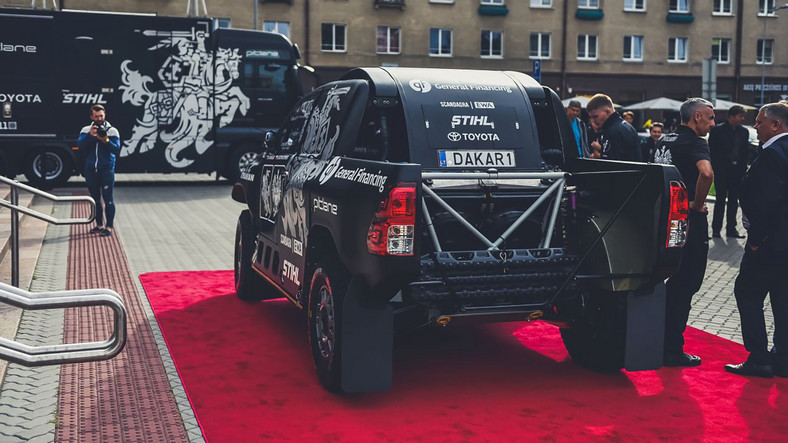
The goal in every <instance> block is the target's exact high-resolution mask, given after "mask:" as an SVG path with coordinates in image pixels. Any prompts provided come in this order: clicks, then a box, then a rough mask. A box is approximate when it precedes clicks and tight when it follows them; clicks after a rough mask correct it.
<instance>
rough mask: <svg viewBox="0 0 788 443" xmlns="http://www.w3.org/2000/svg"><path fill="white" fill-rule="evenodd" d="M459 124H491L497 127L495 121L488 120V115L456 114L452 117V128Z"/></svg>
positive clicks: (492, 127) (491, 126)
mask: <svg viewBox="0 0 788 443" xmlns="http://www.w3.org/2000/svg"><path fill="white" fill-rule="evenodd" d="M457 126H489V127H490V128H491V129H495V122H491V121H489V120H487V116H486V115H455V116H452V118H451V128H452V129H454V128H456V127H457Z"/></svg>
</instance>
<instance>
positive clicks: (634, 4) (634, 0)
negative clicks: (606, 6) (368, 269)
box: [624, 0, 646, 12]
mask: <svg viewBox="0 0 788 443" xmlns="http://www.w3.org/2000/svg"><path fill="white" fill-rule="evenodd" d="M645 10H646V0H624V11H635V12H644V11H645Z"/></svg>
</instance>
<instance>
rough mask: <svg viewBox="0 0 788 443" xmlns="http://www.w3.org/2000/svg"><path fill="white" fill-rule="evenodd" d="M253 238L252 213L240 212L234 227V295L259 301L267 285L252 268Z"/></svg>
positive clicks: (264, 294) (247, 211) (263, 295)
mask: <svg viewBox="0 0 788 443" xmlns="http://www.w3.org/2000/svg"><path fill="white" fill-rule="evenodd" d="M253 250H254V238H253V234H252V215H251V213H250V212H249V210H248V209H247V210H245V211H243V212H241V215H240V216H239V217H238V224H237V225H236V228H235V260H234V265H235V266H234V268H235V295H237V296H238V298H240V299H241V300H246V301H259V300H264V299H266V298H270V297H267V291H266V290H267V289H269V288H268V285H267V284H266V282H265V281H264V280H263V278H262V277H260V275H259V274H257V272H255V270H254V269H252V253H253Z"/></svg>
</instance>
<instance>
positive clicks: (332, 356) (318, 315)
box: [307, 258, 348, 393]
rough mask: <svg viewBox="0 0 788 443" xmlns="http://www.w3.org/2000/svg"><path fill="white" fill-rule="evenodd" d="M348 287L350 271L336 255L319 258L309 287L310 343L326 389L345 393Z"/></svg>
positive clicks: (321, 380)
mask: <svg viewBox="0 0 788 443" xmlns="http://www.w3.org/2000/svg"><path fill="white" fill-rule="evenodd" d="M347 288H348V275H347V271H345V270H344V269H343V268H342V265H340V264H338V260H337V259H336V258H335V259H333V260H331V259H322V260H319V261H318V263H317V266H316V269H315V271H314V273H313V274H312V283H311V285H310V288H309V313H308V322H307V323H308V326H309V343H310V346H311V348H312V358H313V359H314V361H315V367H316V368H317V375H318V378H319V379H320V383H321V384H322V385H323V387H324V388H326V389H327V390H329V391H331V392H336V393H339V392H342V387H341V368H340V367H341V364H340V363H341V355H342V314H343V309H342V307H343V302H344V299H345V294H346V293H347Z"/></svg>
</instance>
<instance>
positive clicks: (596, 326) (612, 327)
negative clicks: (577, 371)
mask: <svg viewBox="0 0 788 443" xmlns="http://www.w3.org/2000/svg"><path fill="white" fill-rule="evenodd" d="M586 312H587V317H586V318H585V319H582V320H578V321H577V322H576V323H575V324H574V325H573V326H572V327H571V328H561V338H563V340H564V346H566V350H567V351H568V352H569V355H570V356H571V357H572V360H574V361H575V363H577V364H578V365H580V366H582V367H584V368H587V369H590V370H592V371H596V372H615V371H618V370H620V369H621V368H623V367H624V341H625V337H626V298H625V297H624V296H622V295H615V294H602V293H598V294H595V297H594V298H593V299H592V300H591V303H589V307H588V310H587V311H586Z"/></svg>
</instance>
